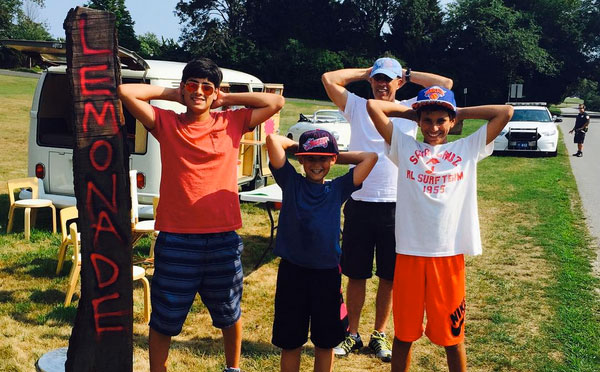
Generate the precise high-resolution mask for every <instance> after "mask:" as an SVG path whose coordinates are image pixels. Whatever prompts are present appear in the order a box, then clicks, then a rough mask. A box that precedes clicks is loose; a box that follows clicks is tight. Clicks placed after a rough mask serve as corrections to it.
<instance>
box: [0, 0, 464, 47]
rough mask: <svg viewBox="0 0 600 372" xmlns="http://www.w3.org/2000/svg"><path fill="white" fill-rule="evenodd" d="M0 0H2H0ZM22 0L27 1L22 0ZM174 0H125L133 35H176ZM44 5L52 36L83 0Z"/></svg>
mask: <svg viewBox="0 0 600 372" xmlns="http://www.w3.org/2000/svg"><path fill="white" fill-rule="evenodd" d="M0 1H2V0H0ZM452 1H454V0H440V4H447V3H449V2H452ZM24 2H27V0H25V1H24ZM177 2H178V0H125V6H126V7H127V9H128V10H129V13H130V14H131V18H132V19H133V21H134V22H135V25H134V29H135V33H136V35H141V34H144V33H146V32H152V33H154V34H156V35H157V36H158V37H159V38H160V37H161V36H163V37H165V38H172V39H174V40H175V41H177V39H178V38H179V34H180V30H181V25H180V24H179V18H177V17H176V16H175V14H173V11H174V10H175V5H176V4H177ZM45 3H46V7H45V8H43V9H41V10H38V11H37V17H36V18H35V20H36V21H37V22H45V23H46V24H47V25H48V27H49V29H50V34H51V35H53V36H56V37H62V38H64V37H65V32H64V30H63V28H62V24H63V21H64V20H65V17H66V16H67V13H68V12H69V9H71V8H74V7H76V6H78V5H79V6H82V5H83V4H85V3H87V1H86V0H45Z"/></svg>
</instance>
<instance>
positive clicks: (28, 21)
mask: <svg viewBox="0 0 600 372" xmlns="http://www.w3.org/2000/svg"><path fill="white" fill-rule="evenodd" d="M35 6H40V7H43V6H44V0H25V1H23V0H2V1H1V2H0V38H7V39H25V40H50V39H51V37H50V33H49V32H48V30H47V28H48V27H47V26H46V25H45V24H44V23H42V22H37V20H36V19H37V14H36V13H35V9H36V8H35ZM0 66H2V67H10V68H12V67H17V66H29V67H31V59H29V58H27V57H26V56H25V55H24V54H22V53H20V52H18V51H15V50H12V49H9V48H4V47H0Z"/></svg>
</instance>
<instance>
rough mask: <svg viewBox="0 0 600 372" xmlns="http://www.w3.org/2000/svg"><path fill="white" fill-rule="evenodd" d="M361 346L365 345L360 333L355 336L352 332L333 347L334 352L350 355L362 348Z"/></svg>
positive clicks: (340, 354)
mask: <svg viewBox="0 0 600 372" xmlns="http://www.w3.org/2000/svg"><path fill="white" fill-rule="evenodd" d="M361 347H363V342H362V340H361V338H360V335H359V334H357V336H356V337H354V336H352V335H351V334H348V335H347V336H346V338H345V339H344V341H342V342H340V344H339V345H338V346H336V347H334V348H333V354H335V355H339V356H343V355H348V354H350V353H351V352H353V351H357V350H360V348H361Z"/></svg>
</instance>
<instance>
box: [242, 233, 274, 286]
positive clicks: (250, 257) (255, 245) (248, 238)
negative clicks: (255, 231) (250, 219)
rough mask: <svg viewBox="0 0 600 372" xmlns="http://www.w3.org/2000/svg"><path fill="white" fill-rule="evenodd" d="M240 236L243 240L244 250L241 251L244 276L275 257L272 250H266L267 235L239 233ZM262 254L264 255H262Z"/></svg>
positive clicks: (267, 245) (267, 243)
mask: <svg viewBox="0 0 600 372" xmlns="http://www.w3.org/2000/svg"><path fill="white" fill-rule="evenodd" d="M240 236H241V238H242V241H243V242H244V251H243V252H242V266H243V268H244V276H248V275H250V274H252V273H253V272H254V271H255V270H257V269H258V268H259V267H260V266H262V265H264V264H266V263H269V262H271V261H272V260H273V259H274V258H275V256H274V255H273V251H272V250H269V251H268V252H267V251H266V250H267V249H268V247H269V238H268V237H264V236H260V235H244V234H240ZM273 245H275V243H273ZM263 254H264V257H262V256H263ZM261 258H262V260H261Z"/></svg>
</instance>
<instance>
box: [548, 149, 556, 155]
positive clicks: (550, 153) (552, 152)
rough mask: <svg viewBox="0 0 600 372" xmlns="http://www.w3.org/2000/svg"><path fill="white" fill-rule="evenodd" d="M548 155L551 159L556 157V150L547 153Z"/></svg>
mask: <svg viewBox="0 0 600 372" xmlns="http://www.w3.org/2000/svg"><path fill="white" fill-rule="evenodd" d="M548 154H549V155H550V156H552V157H555V156H556V155H558V149H557V150H554V151H551V152H549V153H548Z"/></svg>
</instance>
